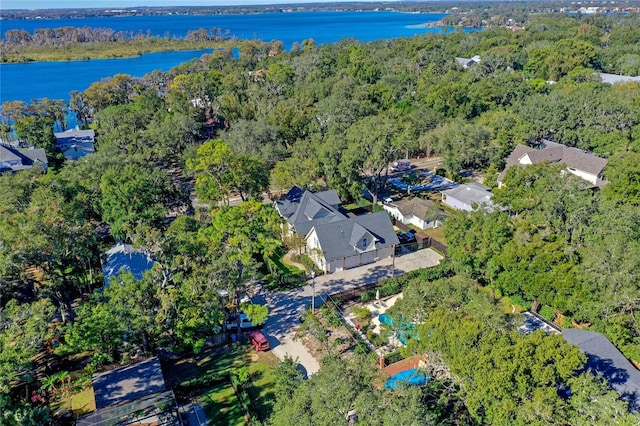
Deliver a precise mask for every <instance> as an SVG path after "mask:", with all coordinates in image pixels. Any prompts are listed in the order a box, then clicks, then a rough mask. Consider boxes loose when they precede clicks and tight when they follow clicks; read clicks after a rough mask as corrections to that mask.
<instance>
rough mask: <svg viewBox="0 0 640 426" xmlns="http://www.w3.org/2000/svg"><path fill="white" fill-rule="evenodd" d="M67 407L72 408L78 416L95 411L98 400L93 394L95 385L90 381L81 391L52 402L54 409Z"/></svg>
mask: <svg viewBox="0 0 640 426" xmlns="http://www.w3.org/2000/svg"><path fill="white" fill-rule="evenodd" d="M65 408H71V410H73V412H74V413H75V414H76V415H78V416H82V415H84V414H87V413H90V412H92V411H94V410H95V409H96V401H95V398H94V396H93V386H91V384H90V383H89V384H88V385H87V387H85V388H84V389H83V390H81V391H80V392H78V393H74V394H73V395H71V396H69V397H68V398H64V399H61V400H59V401H56V402H54V403H52V404H51V409H52V410H53V411H56V410H61V409H65Z"/></svg>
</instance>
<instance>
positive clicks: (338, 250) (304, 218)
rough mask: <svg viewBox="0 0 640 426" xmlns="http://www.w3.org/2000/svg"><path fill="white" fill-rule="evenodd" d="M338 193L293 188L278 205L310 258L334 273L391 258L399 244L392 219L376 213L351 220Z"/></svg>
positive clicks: (328, 271)
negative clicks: (302, 241) (341, 204)
mask: <svg viewBox="0 0 640 426" xmlns="http://www.w3.org/2000/svg"><path fill="white" fill-rule="evenodd" d="M339 204H340V199H339V198H338V194H337V193H336V192H335V191H333V190H331V191H323V192H318V193H315V194H314V193H312V192H310V191H303V190H301V189H300V188H295V187H294V188H292V189H291V190H290V191H289V192H288V193H287V195H286V196H285V198H284V199H282V200H278V201H276V203H275V208H276V210H278V213H279V214H280V216H282V217H283V218H284V219H285V220H286V221H287V226H288V227H289V231H290V232H292V233H296V234H298V235H300V236H301V237H303V238H304V240H305V243H306V250H307V254H308V255H309V257H310V258H311V259H312V260H313V261H314V262H315V264H316V265H317V266H318V267H319V268H320V269H322V270H323V271H324V272H327V273H332V272H336V271H341V270H344V269H349V268H354V267H356V266H360V265H365V264H368V263H373V262H377V261H378V260H382V259H386V258H388V257H391V256H393V255H394V253H395V247H396V245H398V244H399V243H400V241H399V240H398V236H397V235H396V233H395V231H394V229H393V225H392V224H391V220H390V219H389V216H388V215H387V213H385V212H377V213H373V214H367V215H362V216H355V217H348V216H346V215H345V214H343V213H342V212H341V211H340V209H339V207H338V206H339Z"/></svg>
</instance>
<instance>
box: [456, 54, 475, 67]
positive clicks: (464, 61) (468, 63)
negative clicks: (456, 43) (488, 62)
mask: <svg viewBox="0 0 640 426" xmlns="http://www.w3.org/2000/svg"><path fill="white" fill-rule="evenodd" d="M455 59H456V62H457V63H458V64H459V65H462V68H464V69H467V68H469V67H472V66H474V65H475V64H479V63H480V56H478V55H476V56H474V57H473V58H455Z"/></svg>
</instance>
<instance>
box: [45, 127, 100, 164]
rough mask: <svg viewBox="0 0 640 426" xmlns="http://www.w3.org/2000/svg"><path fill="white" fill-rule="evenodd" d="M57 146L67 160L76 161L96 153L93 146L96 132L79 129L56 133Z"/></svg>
mask: <svg viewBox="0 0 640 426" xmlns="http://www.w3.org/2000/svg"><path fill="white" fill-rule="evenodd" d="M54 135H55V137H56V145H57V146H58V147H59V148H60V150H61V151H62V153H63V154H64V157H65V158H66V159H67V160H75V159H78V158H81V157H84V156H85V155H88V154H92V153H94V152H95V147H94V145H93V143H94V140H95V136H96V132H95V131H94V130H92V129H89V130H80V129H78V128H77V127H76V128H74V129H69V130H66V131H64V132H58V133H54Z"/></svg>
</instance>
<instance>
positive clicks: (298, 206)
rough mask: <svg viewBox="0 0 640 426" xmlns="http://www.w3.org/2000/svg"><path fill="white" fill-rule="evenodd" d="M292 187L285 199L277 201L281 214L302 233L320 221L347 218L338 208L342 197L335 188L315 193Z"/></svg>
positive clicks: (307, 231) (277, 207) (305, 232)
mask: <svg viewBox="0 0 640 426" xmlns="http://www.w3.org/2000/svg"><path fill="white" fill-rule="evenodd" d="M295 188H297V187H294V188H292V189H291V190H290V191H289V192H288V193H287V195H286V196H285V198H284V199H283V200H278V201H276V202H275V208H276V209H277V210H278V213H279V214H280V216H282V217H283V218H285V219H286V220H287V222H289V223H290V224H291V226H292V227H293V229H294V230H295V231H296V232H297V233H298V234H300V235H303V236H304V235H307V233H309V231H310V230H311V228H313V227H314V226H316V225H317V224H320V223H327V222H332V221H336V220H343V219H345V218H346V216H345V215H344V214H342V213H341V212H340V211H339V210H338V205H339V204H340V198H339V197H338V193H337V192H336V191H335V190H333V189H332V190H329V191H322V192H318V193H315V194H314V193H313V192H310V191H304V192H303V193H302V195H300V191H301V190H300V188H297V189H295Z"/></svg>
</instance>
